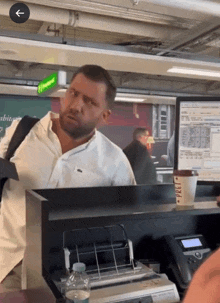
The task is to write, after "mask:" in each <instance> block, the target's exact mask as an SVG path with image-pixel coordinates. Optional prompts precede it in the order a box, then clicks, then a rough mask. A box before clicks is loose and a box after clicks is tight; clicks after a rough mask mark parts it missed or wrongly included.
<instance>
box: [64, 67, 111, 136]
mask: <svg viewBox="0 0 220 303" xmlns="http://www.w3.org/2000/svg"><path fill="white" fill-rule="evenodd" d="M106 88H107V87H106V84H105V83H102V82H94V81H92V80H90V79H88V78H87V77H86V76H84V75H83V74H82V73H80V74H78V75H76V77H75V78H74V79H73V81H72V83H71V84H70V87H69V88H68V90H67V91H66V94H65V97H64V99H63V100H62V101H63V102H62V103H61V109H60V125H61V128H62V129H63V130H64V131H65V132H67V133H68V135H70V136H71V137H72V138H74V139H80V138H84V137H87V136H89V135H90V134H91V133H92V132H93V130H94V129H95V128H96V127H97V126H99V125H101V124H106V123H107V120H108V117H109V115H110V113H111V111H110V110H109V109H108V108H107V101H106V99H105V96H106Z"/></svg>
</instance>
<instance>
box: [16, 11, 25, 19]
mask: <svg viewBox="0 0 220 303" xmlns="http://www.w3.org/2000/svg"><path fill="white" fill-rule="evenodd" d="M15 14H16V15H17V16H18V17H19V18H20V17H21V16H20V15H23V14H24V13H23V12H20V9H19V10H18V11H17V12H16V13H15Z"/></svg>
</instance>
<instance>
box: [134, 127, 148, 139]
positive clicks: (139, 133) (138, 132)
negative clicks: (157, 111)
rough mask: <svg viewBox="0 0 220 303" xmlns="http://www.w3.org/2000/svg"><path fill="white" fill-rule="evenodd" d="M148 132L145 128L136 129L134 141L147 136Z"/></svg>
mask: <svg viewBox="0 0 220 303" xmlns="http://www.w3.org/2000/svg"><path fill="white" fill-rule="evenodd" d="M146 131H148V129H147V128H143V127H138V128H136V129H135V130H134V132H133V139H134V140H135V139H136V140H137V137H138V136H145V134H146Z"/></svg>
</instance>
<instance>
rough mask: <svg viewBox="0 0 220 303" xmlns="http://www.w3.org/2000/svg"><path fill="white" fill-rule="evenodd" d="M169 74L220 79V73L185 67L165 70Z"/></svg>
mask: <svg viewBox="0 0 220 303" xmlns="http://www.w3.org/2000/svg"><path fill="white" fill-rule="evenodd" d="M167 71H168V72H169V73H177V74H184V75H186V74H188V75H197V76H207V77H218V78H220V71H219V72H217V71H213V70H206V69H194V68H186V67H178V66H174V67H172V68H170V69H168V70H167Z"/></svg>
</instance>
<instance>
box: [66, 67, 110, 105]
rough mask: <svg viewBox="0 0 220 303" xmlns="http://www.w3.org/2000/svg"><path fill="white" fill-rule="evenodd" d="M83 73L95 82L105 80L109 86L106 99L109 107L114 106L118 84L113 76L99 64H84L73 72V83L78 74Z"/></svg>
mask: <svg viewBox="0 0 220 303" xmlns="http://www.w3.org/2000/svg"><path fill="white" fill-rule="evenodd" d="M80 73H82V74H83V75H84V76H86V77H87V78H88V79H90V80H92V81H95V82H104V83H105V84H106V86H107V89H106V101H107V105H108V108H109V109H111V108H113V105H114V100H115V96H116V86H115V84H114V81H113V80H112V78H111V76H110V75H109V73H108V72H107V70H105V69H104V68H102V67H101V66H99V65H83V66H81V67H80V68H79V69H77V71H76V72H75V73H74V74H73V76H72V79H71V83H72V81H73V79H74V78H75V77H76V75H78V74H80Z"/></svg>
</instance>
